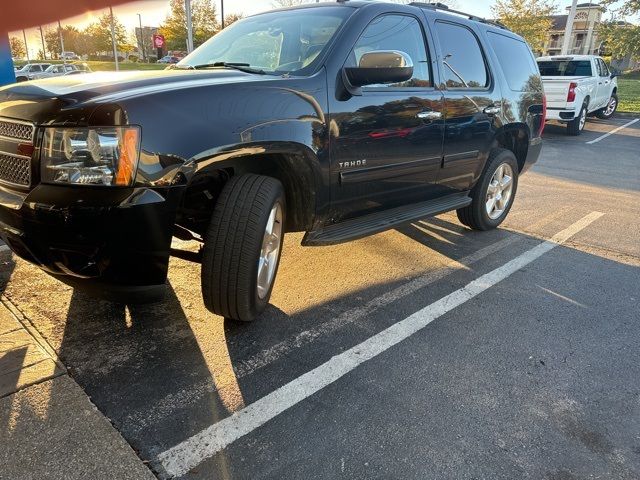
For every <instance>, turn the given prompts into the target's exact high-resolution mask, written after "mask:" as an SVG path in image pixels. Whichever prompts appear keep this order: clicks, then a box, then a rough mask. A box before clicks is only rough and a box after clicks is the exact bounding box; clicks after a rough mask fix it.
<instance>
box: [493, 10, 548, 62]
mask: <svg viewBox="0 0 640 480" xmlns="http://www.w3.org/2000/svg"><path fill="white" fill-rule="evenodd" d="M491 10H492V12H493V15H494V16H495V18H496V19H497V20H499V21H500V22H501V23H503V24H504V25H505V26H506V27H507V28H509V29H510V30H512V31H513V32H515V33H517V34H518V35H520V36H522V37H523V38H524V39H525V40H526V41H527V43H528V44H529V45H530V46H531V49H532V50H533V51H534V52H542V50H543V48H544V44H545V42H546V40H547V36H548V33H549V30H551V26H552V22H551V15H553V14H554V13H555V11H556V4H555V2H554V0H496V2H495V3H494V4H493V6H492V7H491Z"/></svg>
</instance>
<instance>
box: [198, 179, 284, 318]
mask: <svg viewBox="0 0 640 480" xmlns="http://www.w3.org/2000/svg"><path fill="white" fill-rule="evenodd" d="M284 221H285V196H284V189H283V187H282V184H281V183H280V182H279V181H278V180H276V179H275V178H271V177H265V176H261V175H253V174H248V175H242V176H239V177H233V178H232V179H231V180H229V182H228V183H227V184H226V185H225V186H224V188H223V189H222V192H221V193H220V197H219V199H218V202H217V204H216V207H215V209H214V212H213V217H212V219H211V224H210V225H209V228H208V230H207V232H206V234H205V238H204V247H203V256H202V271H201V284H202V297H203V299H204V303H205V306H206V307H207V308H208V309H209V310H210V311H211V312H213V313H216V314H218V315H222V316H224V317H225V318H229V319H233V320H240V321H245V322H248V321H251V320H254V319H255V318H256V317H257V316H258V315H259V314H260V313H261V312H262V311H263V310H264V309H265V308H266V306H267V304H268V303H269V297H270V296H271V290H272V289H273V284H274V280H275V277H276V273H277V271H278V264H279V262H280V252H281V251H282V240H283V238H284Z"/></svg>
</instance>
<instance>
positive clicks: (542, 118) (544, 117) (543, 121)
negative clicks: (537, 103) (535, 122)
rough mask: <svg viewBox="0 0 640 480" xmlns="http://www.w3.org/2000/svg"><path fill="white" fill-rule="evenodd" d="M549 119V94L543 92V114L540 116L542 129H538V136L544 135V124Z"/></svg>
mask: <svg viewBox="0 0 640 480" xmlns="http://www.w3.org/2000/svg"><path fill="white" fill-rule="evenodd" d="M546 121H547V96H546V95H545V94H544V93H543V94H542V116H541V117H540V129H539V130H538V136H539V137H541V136H542V132H543V131H544V125H545V122H546Z"/></svg>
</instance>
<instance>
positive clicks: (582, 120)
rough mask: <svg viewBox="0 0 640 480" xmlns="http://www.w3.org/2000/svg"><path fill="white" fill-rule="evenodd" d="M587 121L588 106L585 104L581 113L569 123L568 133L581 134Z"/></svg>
mask: <svg viewBox="0 0 640 480" xmlns="http://www.w3.org/2000/svg"><path fill="white" fill-rule="evenodd" d="M586 123H587V106H586V105H583V106H582V108H581V109H580V113H579V114H578V116H577V117H576V118H574V119H573V120H571V121H570V122H568V123H567V134H569V135H574V136H575V135H580V132H582V130H584V126H585V124H586Z"/></svg>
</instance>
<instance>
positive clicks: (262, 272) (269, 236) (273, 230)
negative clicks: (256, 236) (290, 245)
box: [257, 202, 282, 299]
mask: <svg viewBox="0 0 640 480" xmlns="http://www.w3.org/2000/svg"><path fill="white" fill-rule="evenodd" d="M281 239H282V205H280V202H276V204H275V205H274V206H273V208H272V209H271V212H270V213H269V219H268V220H267V225H266V227H265V229H264V236H263V238H262V246H261V247H260V257H259V258H258V277H257V289H258V296H259V297H260V298H261V299H264V298H265V297H266V296H267V294H268V293H269V290H270V289H271V285H272V283H273V279H274V277H275V273H276V266H277V265H278V258H279V256H280V243H281Z"/></svg>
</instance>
